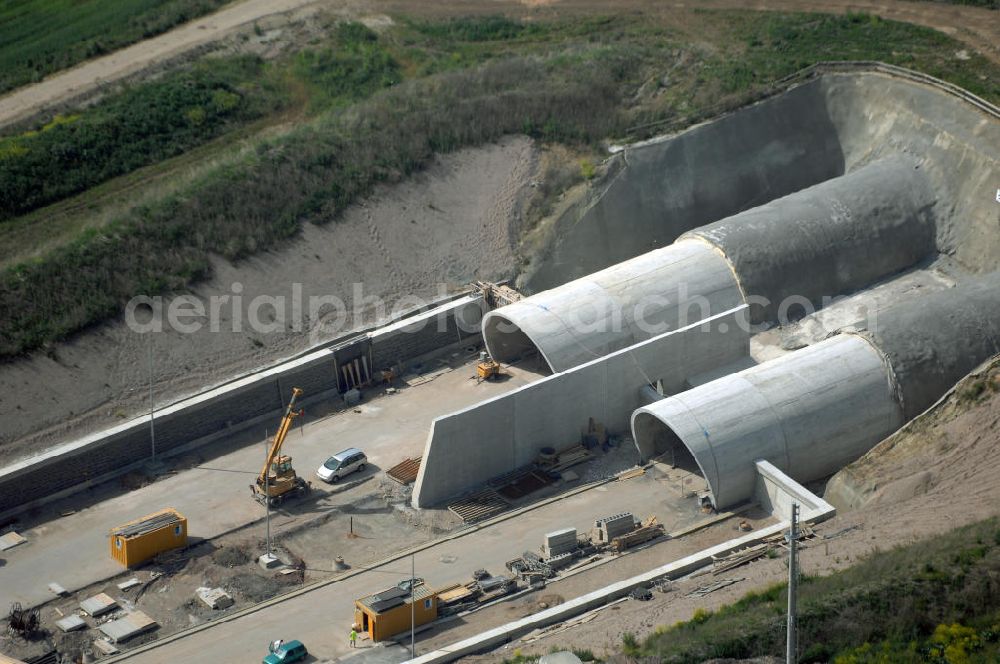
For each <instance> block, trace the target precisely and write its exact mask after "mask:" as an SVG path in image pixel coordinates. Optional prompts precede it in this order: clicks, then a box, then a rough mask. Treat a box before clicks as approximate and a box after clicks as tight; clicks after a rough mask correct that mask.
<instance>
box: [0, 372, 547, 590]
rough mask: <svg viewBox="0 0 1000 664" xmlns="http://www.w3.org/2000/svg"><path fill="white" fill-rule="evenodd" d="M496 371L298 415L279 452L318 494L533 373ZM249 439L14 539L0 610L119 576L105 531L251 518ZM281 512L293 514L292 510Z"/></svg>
mask: <svg viewBox="0 0 1000 664" xmlns="http://www.w3.org/2000/svg"><path fill="white" fill-rule="evenodd" d="M505 371H506V372H507V373H509V374H510V377H509V378H507V379H506V380H504V381H502V382H495V383H494V382H484V383H479V384H477V383H476V381H475V380H473V379H470V377H471V376H473V375H474V373H475V366H474V364H461V365H459V366H457V368H455V369H453V370H451V371H447V372H446V373H442V374H440V375H438V376H437V377H435V378H433V379H431V380H428V381H427V382H421V383H420V384H419V385H416V386H414V387H407V388H404V389H402V390H401V391H400V392H399V393H397V394H394V395H386V396H381V397H377V398H374V399H372V400H371V401H370V402H366V403H364V404H362V405H360V406H359V409H360V411H361V412H360V413H356V412H354V411H353V410H347V411H342V412H339V413H337V414H334V415H332V416H329V417H324V418H319V419H311V418H310V413H309V412H308V411H307V412H306V416H305V417H304V418H303V420H302V421H303V426H302V427H301V428H300V427H299V426H298V421H297V423H296V425H295V428H294V429H293V430H292V432H291V433H290V434H289V436H288V439H287V441H286V444H285V451H286V452H287V453H288V454H290V455H291V456H292V457H293V459H294V465H295V468H296V470H297V471H298V472H299V473H300V474H302V475H303V476H305V477H306V478H307V479H310V480H313V486H314V487H315V488H316V490H318V491H328V490H329V489H328V487H327V486H326V485H324V484H323V483H322V482H319V481H318V480H316V478H315V477H314V476H313V473H314V471H315V470H316V469H317V468H318V467H319V466H320V464H321V463H323V461H325V460H326V458H327V457H328V456H330V455H331V454H334V453H336V452H339V451H340V450H342V449H344V448H346V447H360V448H362V449H363V450H365V452H366V453H367V454H368V457H369V461H370V462H371V465H372V467H373V469H379V468H381V469H382V470H384V469H386V468H389V467H390V466H392V465H394V464H396V463H397V462H399V461H401V460H402V459H403V458H405V457H407V456H419V455H420V454H422V453H423V448H424V443H425V442H426V440H427V432H428V431H429V429H430V425H431V421H432V420H433V419H434V418H435V417H438V416H440V415H445V414H448V413H450V412H453V411H455V410H459V409H461V408H464V407H466V406H468V405H471V404H474V403H476V402H477V401H480V400H482V399H485V398H487V397H490V396H494V395H497V394H500V393H502V392H505V391H507V390H510V389H513V388H515V387H519V386H521V385H525V384H527V383H529V382H532V381H533V380H535V379H537V378H538V374H535V373H532V372H530V371H526V370H523V369H520V368H518V367H506V366H505ZM431 375H433V374H431ZM420 380H424V379H420ZM413 382H417V381H413ZM277 425H278V422H277V421H275V422H274V423H272V425H271V426H270V429H271V431H272V432H273V431H274V430H275V429H276V428H277ZM237 436H239V437H241V438H242V437H244V436H243V435H240V434H237ZM253 439H254V440H256V441H258V442H257V444H250V445H249V446H247V447H242V448H240V449H238V450H237V451H235V452H230V453H228V454H225V455H223V456H220V457H217V458H214V459H211V460H210V461H206V462H205V463H203V464H202V465H200V466H198V467H196V468H192V469H190V470H184V471H181V472H179V473H178V474H176V475H173V476H170V477H167V478H164V479H161V480H160V481H158V482H156V483H154V484H151V485H148V486H146V487H143V488H141V489H138V490H136V491H132V492H129V493H125V494H123V495H119V496H117V497H115V498H112V499H110V500H105V501H102V502H98V503H96V504H93V505H90V506H87V507H85V508H83V509H80V510H79V511H77V512H76V513H75V514H72V515H70V516H68V517H63V518H56V519H54V520H51V521H47V522H43V523H39V524H38V525H35V526H34V527H31V528H29V529H26V530H24V531H22V532H21V534H22V535H24V536H25V537H27V538H28V543H27V544H23V545H21V546H19V547H17V548H15V549H11V550H9V551H5V552H4V554H3V558H4V559H5V560H6V563H5V564H4V565H2V566H0V606H3V607H8V606H10V604H11V602H15V601H16V602H21V604H22V605H24V606H34V605H36V604H40V603H43V602H45V601H48V600H50V599H52V595H51V594H50V593H49V591H48V584H49V583H50V582H52V581H54V582H57V583H59V584H60V585H62V586H63V587H64V588H66V589H68V590H70V591H74V590H76V589H79V588H83V587H86V586H88V585H90V584H92V583H94V582H96V581H99V580H102V579H106V578H109V577H111V576H114V575H115V574H118V573H120V572H121V571H122V568H121V567H120V566H119V565H118V564H117V563H116V562H114V561H113V560H112V559H111V556H110V554H109V550H108V546H109V544H108V539H107V533H108V531H109V530H110V529H111V528H114V527H115V526H117V525H119V524H121V523H124V522H126V521H130V520H132V519H135V518H137V517H140V516H143V515H144V514H149V513H151V512H155V511H156V510H159V509H163V508H164V507H174V508H176V509H178V510H180V512H181V513H182V514H184V515H185V516H186V517H187V518H188V531H189V534H190V535H191V536H194V537H200V538H206V539H207V538H211V537H215V536H217V535H219V534H221V533H224V532H227V531H229V530H232V529H234V528H237V527H239V526H242V525H245V524H247V523H250V522H252V521H255V520H257V519H260V518H261V517H262V516H263V508H262V507H261V506H260V505H258V504H257V503H256V502H255V501H254V500H253V499H251V497H250V488H249V485H250V484H252V483H253V481H254V477H255V476H256V474H257V473H258V472H260V468H261V466H262V465H263V461H264V451H265V447H264V442H263V441H264V430H263V428H262V429H261V431H260V432H259V436H256V437H255V438H253ZM226 442H227V441H220V442H219V443H217V445H218V446H220V447H221V446H224V445H226ZM209 449H211V448H209ZM345 500H349V499H348V498H345ZM332 501H333V503H336V501H337V499H336V498H333V499H332ZM329 502H330V501H327V503H329ZM63 505H66V503H63ZM288 509H289V510H290V511H293V512H294V511H295V506H294V505H291V506H289V507H288Z"/></svg>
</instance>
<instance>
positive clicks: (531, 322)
mask: <svg viewBox="0 0 1000 664" xmlns="http://www.w3.org/2000/svg"><path fill="white" fill-rule="evenodd" d="M742 303H743V295H742V293H741V292H740V290H739V285H738V284H737V282H736V278H735V277H734V276H733V272H732V269H731V268H730V267H729V264H728V263H727V262H726V259H725V258H724V257H723V256H722V254H721V253H719V252H718V251H717V250H716V249H714V248H713V247H711V246H710V245H708V244H707V243H705V242H702V241H701V240H698V239H689V240H684V241H682V242H676V243H674V244H672V245H670V246H669V247H664V248H662V249H657V250H655V251H651V252H649V253H646V254H643V255H641V256H637V257H636V258H633V259H631V260H627V261H625V262H624V263H619V264H618V265H614V266H612V267H609V268H607V269H604V270H601V271H600V272H596V273H594V274H592V275H590V276H588V277H586V278H583V279H577V280H575V281H571V282H569V283H568V284H565V285H563V286H560V287H559V288H554V289H552V290H548V291H543V292H541V293H538V294H537V295H534V296H531V297H528V298H525V299H524V300H521V301H519V302H515V303H513V304H509V305H507V306H505V307H501V308H499V309H496V310H494V311H491V312H489V313H488V314H486V316H485V317H484V319H483V338H484V340H485V342H486V348H487V350H489V352H490V354H491V355H492V356H493V357H494V358H495V359H497V360H499V361H501V362H511V361H513V360H515V359H517V358H519V357H522V356H524V355H525V354H526V353H528V352H531V351H537V352H538V353H540V354H541V355H542V357H544V358H545V361H546V362H547V363H548V365H549V367H550V368H551V370H552V371H555V372H558V371H565V370H567V369H571V368H572V367H575V366H577V365H580V364H583V363H584V362H589V361H590V360H593V359H595V358H598V357H603V356H604V355H607V354H608V353H611V352H614V351H616V350H620V349H622V348H625V347H628V346H631V345H633V344H636V343H638V342H640V341H643V340H645V339H649V338H651V337H654V336H656V335H658V334H663V333H664V332H668V331H669V330H672V329H679V328H681V327H684V326H685V325H688V324H690V323H695V322H698V321H699V320H702V319H704V318H708V317H709V316H711V315H713V314H715V313H719V312H722V311H727V310H729V309H732V308H733V307H737V306H739V305H741V304H742Z"/></svg>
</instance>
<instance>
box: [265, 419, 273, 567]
mask: <svg viewBox="0 0 1000 664" xmlns="http://www.w3.org/2000/svg"><path fill="white" fill-rule="evenodd" d="M267 436H268V432H267V429H264V463H265V464H266V463H267V457H268V454H269V453H270V451H271V448H270V445H268V442H267ZM264 506H265V509H266V510H267V511H266V512H265V515H266V516H265V517H264V522H265V523H266V524H267V525H266V534H265V539H264V541H265V545H264V547H265V550H264V554H265V555H267V556H270V555H271V469H270V468H267V469H265V471H264Z"/></svg>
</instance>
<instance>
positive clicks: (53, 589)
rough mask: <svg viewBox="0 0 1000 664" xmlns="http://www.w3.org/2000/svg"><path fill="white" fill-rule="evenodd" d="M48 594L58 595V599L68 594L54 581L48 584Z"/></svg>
mask: <svg viewBox="0 0 1000 664" xmlns="http://www.w3.org/2000/svg"><path fill="white" fill-rule="evenodd" d="M49 592H50V593H52V594H54V595H58V596H59V597H64V596H65V595H68V594H69V593H68V592H66V589H65V588H63V587H62V586H60V585H59V584H58V583H56V582H55V581H53V582H52V583H50V584H49Z"/></svg>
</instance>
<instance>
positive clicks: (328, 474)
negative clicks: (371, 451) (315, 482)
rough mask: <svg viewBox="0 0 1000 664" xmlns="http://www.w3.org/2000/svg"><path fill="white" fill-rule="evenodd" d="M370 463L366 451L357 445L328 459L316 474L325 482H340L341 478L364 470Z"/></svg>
mask: <svg viewBox="0 0 1000 664" xmlns="http://www.w3.org/2000/svg"><path fill="white" fill-rule="evenodd" d="M366 463H368V457H366V456H365V453H364V452H362V451H361V450H359V449H358V448H356V447H349V448H347V449H346V450H344V451H343V452H338V453H337V454H334V455H333V456H332V457H330V458H329V459H327V460H326V462H325V463H324V464H323V465H322V466H320V467H319V469H318V470H317V471H316V476H317V477H319V478H320V479H321V480H323V481H324V482H333V483H336V482H339V481H340V478H342V477H343V476H345V475H350V474H351V473H353V472H355V471H358V470H364V469H365V464H366Z"/></svg>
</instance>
